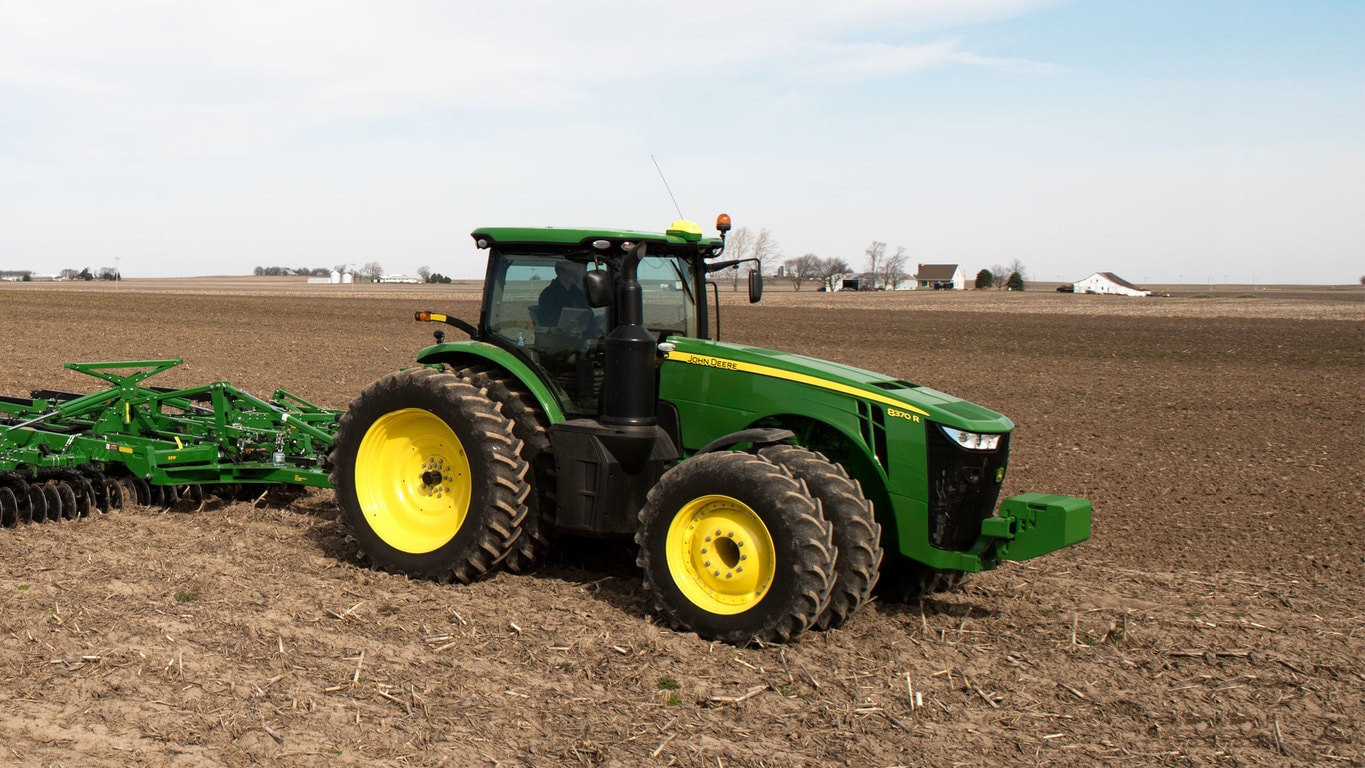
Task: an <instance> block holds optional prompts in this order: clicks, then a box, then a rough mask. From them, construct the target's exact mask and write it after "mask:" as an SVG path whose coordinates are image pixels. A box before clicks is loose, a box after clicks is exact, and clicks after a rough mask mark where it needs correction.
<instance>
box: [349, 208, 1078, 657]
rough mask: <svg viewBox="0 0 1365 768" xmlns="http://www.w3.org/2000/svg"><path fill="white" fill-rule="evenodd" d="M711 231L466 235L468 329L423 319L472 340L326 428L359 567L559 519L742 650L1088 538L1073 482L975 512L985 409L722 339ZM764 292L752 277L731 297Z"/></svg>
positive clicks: (535, 553) (991, 490)
mask: <svg viewBox="0 0 1365 768" xmlns="http://www.w3.org/2000/svg"><path fill="white" fill-rule="evenodd" d="M729 228H730V221H729V217H728V216H725V215H722V216H721V217H720V218H719V219H718V221H717V229H718V230H719V232H720V235H719V237H703V236H702V233H701V228H700V227H698V226H697V225H696V224H694V223H692V222H687V221H679V222H674V223H673V225H671V226H670V228H669V229H668V230H667V231H666V232H664V233H647V232H632V231H606V230H586V229H552V228H487V229H478V230H476V231H475V232H474V233H473V237H474V241H475V243H476V244H477V246H478V247H479V248H480V249H484V250H487V251H488V269H487V277H486V280H485V283H484V295H483V304H482V308H481V310H480V313H479V319H478V322H477V323H471V322H467V321H464V320H461V319H458V318H454V317H449V316H447V315H444V314H441V313H437V312H419V313H417V319H418V320H423V321H430V322H439V323H444V324H445V325H447V326H453V327H454V328H457V329H459V330H460V331H463V332H464V333H465V334H467V335H468V336H469V337H470V338H469V340H468V341H464V340H461V341H449V342H448V341H446V340H445V334H444V331H443V330H438V331H436V333H435V337H436V344H434V345H433V346H430V347H427V348H426V349H423V350H422V351H421V352H420V353H419V354H418V356H417V359H418V361H419V362H420V363H422V364H423V366H422V367H417V368H413V369H409V370H404V371H400V372H397V373H394V374H392V375H389V376H386V377H384V378H382V379H380V380H378V381H376V382H374V383H373V384H371V385H370V386H369V387H367V388H366V389H365V390H364V391H363V392H362V393H361V394H360V395H359V396H358V397H357V398H356V399H355V400H354V401H353V402H352V403H351V404H350V407H349V409H348V411H347V412H346V414H345V415H344V416H343V417H342V419H341V422H340V424H339V427H338V430H337V433H336V436H335V442H334V447H333V451H332V454H331V476H330V481H331V484H332V485H333V486H335V488H336V492H337V499H338V502H339V504H340V507H341V509H342V517H343V519H344V520H345V522H346V524H347V525H348V526H349V528H350V531H351V533H352V535H353V536H354V538H355V539H356V540H357V542H358V543H359V546H360V547H361V549H362V550H363V551H364V553H365V554H366V555H367V556H368V557H369V558H370V560H371V562H372V563H373V564H375V565H376V566H378V567H382V568H385V569H388V570H392V571H396V572H401V573H405V574H409V575H412V576H418V577H425V578H431V579H436V580H440V581H447V580H452V579H453V580H457V581H461V582H468V581H471V580H473V579H477V578H479V577H481V576H483V575H485V574H487V573H489V572H490V571H492V570H494V569H496V568H499V567H506V568H508V569H510V570H512V571H514V572H520V571H524V570H525V569H527V568H530V567H532V566H534V565H535V564H536V562H537V561H538V560H539V559H540V558H541V557H542V556H543V555H544V554H545V552H546V551H547V550H548V548H549V547H551V546H552V544H553V543H554V542H555V540H556V537H557V536H558V535H559V534H561V533H562V534H573V535H579V536H583V535H586V536H603V537H607V536H616V537H623V538H625V537H633V539H634V542H635V543H636V545H637V546H638V564H639V566H640V568H641V569H642V570H643V574H644V584H645V587H646V590H647V592H648V593H649V594H650V595H651V597H652V599H653V602H654V605H655V607H656V609H657V611H658V612H659V613H660V614H661V615H662V616H663V617H664V618H665V619H666V620H667V621H668V623H669V624H670V625H672V626H674V627H677V628H681V629H686V630H690V631H694V632H696V633H697V634H699V635H701V636H702V637H704V638H707V639H715V640H721V641H725V642H729V643H735V644H744V643H749V642H786V641H789V640H792V639H793V638H796V637H797V636H798V635H800V634H801V633H802V632H804V631H805V630H807V629H809V628H811V627H815V628H818V629H827V628H831V627H837V626H839V625H841V624H843V623H844V622H846V621H847V620H848V619H849V617H850V616H852V615H853V613H854V612H855V611H856V610H857V609H858V607H859V606H861V605H862V604H863V603H865V602H866V601H867V600H868V599H869V596H870V595H871V593H872V589H873V587H874V585H876V584H877V583H878V580H879V579H880V580H881V582H882V588H884V589H885V590H887V592H888V594H893V595H900V596H904V597H910V598H915V597H918V596H921V595H922V594H924V593H925V592H928V591H931V590H934V589H940V588H943V587H944V586H946V585H950V584H952V583H954V582H955V581H956V580H957V579H959V578H960V576H961V574H965V573H971V572H977V571H982V570H987V569H991V568H994V567H996V566H997V565H999V564H1000V563H1001V562H1002V561H1004V560H1024V559H1028V558H1032V557H1035V556H1037V555H1041V554H1045V553H1047V552H1052V551H1054V550H1057V549H1060V548H1062V547H1065V546H1068V545H1071V544H1075V543H1077V542H1080V541H1083V540H1085V539H1087V538H1088V537H1089V535H1090V504H1089V502H1088V501H1086V500H1084V499H1078V498H1072V497H1065V496H1053V495H1043V494H1023V495H1020V496H1015V497H1012V498H1008V499H1005V500H1004V501H1003V502H1001V503H1000V511H999V515H998V516H997V515H995V514H994V512H995V508H996V502H997V497H998V495H999V491H1000V485H1001V482H1002V481H1003V480H1004V477H1005V468H1006V464H1007V459H1008V455H1009V440H1010V431H1011V430H1012V429H1013V426H1014V425H1013V424H1012V423H1011V422H1010V420H1009V419H1007V418H1005V417H1004V416H1002V415H1000V414H998V413H995V412H993V411H990V410H988V409H986V408H983V407H981V406H978V405H974V404H972V403H969V402H966V401H963V400H959V399H957V398H955V397H951V396H949V395H946V394H943V393H941V392H936V391H933V390H931V389H927V388H925V387H921V386H918V385H916V384H912V383H910V382H908V381H904V380H901V379H894V378H889V377H887V376H882V375H878V374H876V373H872V372H869V371H864V370H860V369H857V368H853V367H850V366H846V365H839V364H836V363H831V362H827V361H822V360H816V359H813V358H809V357H803V356H801V355H795V354H790V353H786V352H775V351H772V350H767V349H758V348H754V347H749V346H742V345H737V344H729V343H724V342H721V341H720V340H719V339H718V336H719V333H718V332H719V326H720V315H719V306H718V304H719V302H718V301H708V298H711V297H709V296H708V287H710V288H712V290H713V291H714V283H710V282H708V275H710V274H712V273H714V272H716V271H717V270H721V269H727V268H731V267H738V266H739V265H740V264H741V263H742V262H743V261H744V260H737V259H730V260H722V259H721V257H722V256H723V253H724V250H725V234H726V232H727V231H728V230H729ZM762 288H763V286H762V277H761V275H760V274H759V272H758V270H751V271H750V272H749V298H750V301H758V300H759V298H760V296H761V295H762ZM712 296H714V298H716V299H718V295H717V294H714V293H713V294H712ZM713 304H714V305H716V306H714V308H713ZM713 313H714V316H715V322H714V325H713V324H712V321H711V320H712V315H713Z"/></svg>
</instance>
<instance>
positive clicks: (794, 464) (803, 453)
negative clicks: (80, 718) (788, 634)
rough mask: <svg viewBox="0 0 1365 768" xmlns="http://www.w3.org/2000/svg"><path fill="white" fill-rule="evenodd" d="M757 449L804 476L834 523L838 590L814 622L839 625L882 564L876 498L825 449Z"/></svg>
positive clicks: (856, 606)
mask: <svg viewBox="0 0 1365 768" xmlns="http://www.w3.org/2000/svg"><path fill="white" fill-rule="evenodd" d="M758 454H759V455H760V456H762V457H763V458H765V459H768V460H769V461H771V462H773V463H775V464H780V465H782V466H783V467H786V468H787V471H789V472H791V473H792V475H793V476H795V477H797V478H799V479H800V480H802V481H804V482H805V483H806V487H807V488H809V489H810V492H811V495H812V496H814V497H815V498H817V499H819V500H820V508H821V510H822V511H823V512H824V514H825V519H827V520H829V522H830V525H833V526H834V548H835V550H836V558H835V564H834V589H833V590H832V591H831V592H830V594H829V605H827V606H826V607H825V610H824V611H821V613H820V616H819V618H817V619H816V620H815V627H816V628H817V629H822V630H824V629H830V628H833V627H841V626H843V624H844V622H845V621H848V618H849V617H850V616H852V615H853V614H854V612H855V611H857V610H858V609H859V608H860V607H862V605H863V603H866V602H867V599H868V598H869V597H870V596H871V595H872V587H873V585H875V584H876V583H877V573H878V569H879V568H880V567H881V564H882V544H881V539H882V527H881V526H880V525H878V524H877V519H876V517H875V516H874V514H873V512H872V502H870V501H868V500H867V497H865V496H863V491H862V488H861V487H859V485H858V483H857V481H855V480H853V479H852V478H850V477H849V476H848V473H847V472H845V471H844V468H843V467H841V466H839V465H838V464H835V463H833V462H831V461H830V460H829V459H827V458H825V457H824V455H822V454H819V453H816V452H814V451H808V450H806V449H805V448H801V447H799V446H795V445H774V446H770V447H767V448H764V449H762V450H760V451H759V452H758Z"/></svg>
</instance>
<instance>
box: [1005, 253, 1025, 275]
mask: <svg viewBox="0 0 1365 768" xmlns="http://www.w3.org/2000/svg"><path fill="white" fill-rule="evenodd" d="M1005 269H1006V270H1007V271H1008V272H1009V273H1010V274H1011V275H1013V274H1018V275H1019V279H1021V280H1022V279H1024V278H1026V277H1028V272H1027V271H1025V269H1024V262H1022V261H1020V260H1019V258H1018V257H1015V258H1013V259H1010V263H1009V266H1007V267H1005Z"/></svg>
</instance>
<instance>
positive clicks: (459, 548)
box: [331, 368, 529, 583]
mask: <svg viewBox="0 0 1365 768" xmlns="http://www.w3.org/2000/svg"><path fill="white" fill-rule="evenodd" d="M333 445H334V448H333V451H332V456H331V462H332V466H333V469H332V474H331V481H332V485H333V486H334V487H335V488H336V495H337V503H338V504H339V505H340V506H341V513H342V520H343V522H345V524H346V526H347V527H348V528H349V529H350V532H351V535H352V536H353V537H354V538H355V540H356V542H357V543H358V544H359V545H360V549H361V551H363V552H364V553H365V555H366V556H368V557H369V558H370V561H371V562H372V563H373V564H374V565H375V566H377V567H380V568H383V569H385V570H390V571H396V572H399V573H404V574H408V575H411V576H418V577H422V578H429V579H435V580H437V581H447V580H450V579H454V580H456V581H460V582H466V583H467V582H469V581H472V580H474V579H477V578H479V577H481V576H483V575H484V574H486V573H488V572H489V571H490V570H491V569H493V568H494V567H495V566H496V565H497V564H498V563H499V562H500V561H501V560H502V559H503V558H504V557H506V556H507V553H508V551H510V549H511V548H512V546H513V544H514V543H515V540H516V537H517V534H518V532H519V527H520V526H521V524H522V522H523V521H524V520H525V517H526V514H527V507H526V497H527V494H528V493H529V488H528V486H527V484H526V472H527V467H526V462H525V461H524V460H522V458H521V456H520V450H521V441H520V440H518V439H517V438H516V437H515V436H514V435H513V433H512V423H511V421H509V420H508V419H507V418H506V417H504V416H503V415H502V413H501V412H500V411H499V409H498V407H497V405H496V404H495V403H494V402H493V401H491V400H489V399H488V397H487V396H486V395H485V394H484V393H482V392H480V391H479V390H478V389H476V388H474V387H472V386H470V384H469V383H468V382H466V381H463V380H461V379H460V378H458V377H456V376H454V375H453V374H448V373H440V372H438V371H435V370H432V369H430V368H418V369H414V370H409V371H400V372H398V373H394V374H391V375H389V376H386V377H384V378H382V379H380V380H378V381H376V382H374V383H373V384H371V385H370V386H369V387H366V388H365V390H364V391H363V392H361V393H360V395H359V396H358V397H356V399H355V400H353V401H352V402H351V405H350V408H349V409H348V410H347V412H346V414H345V415H344V416H342V418H341V422H340V425H339V427H338V430H337V434H336V438H335V441H334V444H333Z"/></svg>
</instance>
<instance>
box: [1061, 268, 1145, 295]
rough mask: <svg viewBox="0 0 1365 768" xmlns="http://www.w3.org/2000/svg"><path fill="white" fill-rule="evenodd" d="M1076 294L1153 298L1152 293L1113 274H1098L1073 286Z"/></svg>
mask: <svg viewBox="0 0 1365 768" xmlns="http://www.w3.org/2000/svg"><path fill="white" fill-rule="evenodd" d="M1071 285H1072V287H1073V288H1074V289H1075V291H1076V293H1099V294H1106V295H1110V296H1151V295H1152V292H1151V291H1149V290H1146V289H1143V288H1139V287H1137V286H1136V285H1133V284H1132V283H1130V282H1128V281H1127V280H1124V279H1123V278H1121V277H1119V276H1118V275H1116V274H1114V273H1113V272H1096V273H1095V274H1093V275H1091V276H1090V277H1087V278H1086V279H1084V280H1081V281H1079V282H1075V283H1072V284H1071Z"/></svg>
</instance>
